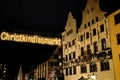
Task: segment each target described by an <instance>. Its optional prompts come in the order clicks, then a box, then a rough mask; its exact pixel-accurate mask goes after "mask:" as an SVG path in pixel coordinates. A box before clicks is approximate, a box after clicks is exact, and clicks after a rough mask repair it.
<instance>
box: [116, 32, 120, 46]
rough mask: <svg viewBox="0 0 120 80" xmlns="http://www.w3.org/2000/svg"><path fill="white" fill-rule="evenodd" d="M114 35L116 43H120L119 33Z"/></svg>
mask: <svg viewBox="0 0 120 80" xmlns="http://www.w3.org/2000/svg"><path fill="white" fill-rule="evenodd" d="M116 37H117V44H118V45H119V44H120V34H117V35H116Z"/></svg>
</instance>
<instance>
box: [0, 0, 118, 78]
mask: <svg viewBox="0 0 120 80" xmlns="http://www.w3.org/2000/svg"><path fill="white" fill-rule="evenodd" d="M85 4H86V0H0V31H2V30H3V29H8V30H9V29H11V30H13V31H14V30H19V31H27V32H37V33H44V34H46V35H47V33H51V34H54V35H56V36H57V35H58V34H61V32H63V31H64V27H65V24H66V20H67V14H68V12H69V11H72V13H73V16H74V17H75V18H76V20H77V26H80V22H81V19H82V15H81V11H82V10H83V9H84V6H85ZM119 4H120V2H119V0H101V1H100V7H101V9H102V10H103V11H107V12H112V11H114V10H115V9H116V8H119ZM51 36H52V35H51ZM0 45H1V47H0V50H1V51H3V52H4V53H3V54H2V53H1V54H2V55H3V56H4V57H6V56H8V57H9V58H8V59H7V62H6V63H8V62H9V61H10V63H11V64H9V66H11V67H9V71H10V72H12V73H13V75H14V74H16V70H17V71H18V68H19V65H20V64H22V65H24V69H26V67H27V68H28V67H29V66H32V65H34V64H38V63H40V62H42V61H39V60H40V58H41V57H40V56H42V54H44V53H45V54H47V57H49V56H50V55H51V54H50V53H52V52H53V51H54V49H55V47H56V46H48V45H36V44H35V45H32V44H27V43H26V44H24V43H14V42H1V41H0ZM4 45H5V46H4ZM6 45H7V46H6ZM15 50H16V51H15ZM7 51H8V52H9V53H8V52H7ZM40 54H41V55H40ZM43 56H44V57H43V58H44V59H45V58H46V59H47V57H46V55H43ZM12 59H13V60H12ZM16 61H17V62H16ZM28 69H29V68H28ZM9 80H10V79H9Z"/></svg>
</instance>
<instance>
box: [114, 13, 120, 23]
mask: <svg viewBox="0 0 120 80" xmlns="http://www.w3.org/2000/svg"><path fill="white" fill-rule="evenodd" d="M114 19H115V24H118V23H120V13H118V14H117V15H115V16H114Z"/></svg>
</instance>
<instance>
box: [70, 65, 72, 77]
mask: <svg viewBox="0 0 120 80" xmlns="http://www.w3.org/2000/svg"><path fill="white" fill-rule="evenodd" d="M69 74H70V75H72V68H71V67H70V68H69Z"/></svg>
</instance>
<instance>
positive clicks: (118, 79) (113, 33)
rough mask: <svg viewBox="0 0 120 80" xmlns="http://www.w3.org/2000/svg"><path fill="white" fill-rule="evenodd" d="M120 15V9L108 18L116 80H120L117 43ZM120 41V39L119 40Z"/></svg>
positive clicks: (119, 56) (119, 32)
mask: <svg viewBox="0 0 120 80" xmlns="http://www.w3.org/2000/svg"><path fill="white" fill-rule="evenodd" d="M117 14H120V9H118V10H117V11H115V12H113V13H112V14H110V15H109V16H108V21H109V30H110V38H111V46H112V53H113V54H112V55H113V62H114V70H115V76H116V79H115V80H120V75H119V74H120V44H118V41H117V34H120V15H119V16H118V19H119V20H118V21H119V23H118V24H115V15H117ZM119 40H120V39H119Z"/></svg>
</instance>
